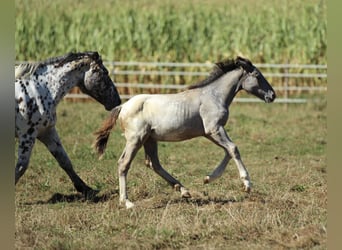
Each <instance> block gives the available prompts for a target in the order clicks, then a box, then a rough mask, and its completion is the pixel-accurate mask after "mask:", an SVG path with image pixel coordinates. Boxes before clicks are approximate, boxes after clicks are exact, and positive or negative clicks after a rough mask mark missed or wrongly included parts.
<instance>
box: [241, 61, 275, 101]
mask: <svg viewBox="0 0 342 250" xmlns="http://www.w3.org/2000/svg"><path fill="white" fill-rule="evenodd" d="M235 64H236V65H237V66H240V67H241V68H242V69H243V70H244V71H245V75H244V76H243V77H242V78H241V81H240V86H239V87H240V88H242V89H244V90H246V91H247V92H248V93H251V94H253V95H255V96H257V97H259V98H260V99H261V100H264V101H265V102H273V101H274V99H275V98H276V94H275V92H274V90H273V88H272V86H271V85H270V84H269V82H268V81H267V80H266V79H265V77H264V76H263V75H262V74H261V72H260V71H259V69H257V68H256V67H255V66H254V65H253V64H252V63H251V62H250V61H249V60H247V59H244V58H242V57H237V58H236V60H235Z"/></svg>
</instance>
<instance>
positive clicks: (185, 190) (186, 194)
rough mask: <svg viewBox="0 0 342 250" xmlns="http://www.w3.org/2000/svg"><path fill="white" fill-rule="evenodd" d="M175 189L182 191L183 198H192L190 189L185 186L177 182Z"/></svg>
mask: <svg viewBox="0 0 342 250" xmlns="http://www.w3.org/2000/svg"><path fill="white" fill-rule="evenodd" d="M174 189H175V190H176V191H180V192H181V196H182V198H191V194H190V193H189V191H188V190H187V189H186V188H185V187H182V186H181V185H179V184H176V185H174Z"/></svg>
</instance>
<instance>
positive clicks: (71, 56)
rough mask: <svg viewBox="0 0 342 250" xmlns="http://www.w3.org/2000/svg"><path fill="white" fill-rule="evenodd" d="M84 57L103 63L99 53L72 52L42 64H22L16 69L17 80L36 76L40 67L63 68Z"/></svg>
mask: <svg viewBox="0 0 342 250" xmlns="http://www.w3.org/2000/svg"><path fill="white" fill-rule="evenodd" d="M84 57H90V58H92V59H93V60H95V61H96V62H100V63H102V61H101V57H100V55H99V54H98V53H97V52H79V53H73V52H70V53H68V54H66V55H63V56H57V57H52V58H49V59H46V60H44V61H41V62H33V63H21V64H19V65H18V66H16V67H15V79H18V78H27V77H28V76H30V75H32V74H34V73H35V72H36V70H37V69H38V68H39V67H43V66H46V65H50V64H56V65H55V66H56V67H61V66H63V65H64V64H66V63H69V62H71V61H75V60H79V59H82V58H84Z"/></svg>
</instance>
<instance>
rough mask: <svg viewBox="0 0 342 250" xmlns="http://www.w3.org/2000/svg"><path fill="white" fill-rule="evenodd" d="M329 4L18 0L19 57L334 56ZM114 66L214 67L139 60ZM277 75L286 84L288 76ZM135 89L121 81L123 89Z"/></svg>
mask: <svg viewBox="0 0 342 250" xmlns="http://www.w3.org/2000/svg"><path fill="white" fill-rule="evenodd" d="M326 5H327V3H326V1H324V0H310V1H301V0H291V1H280V0H275V1H270V0H259V1H255V0H247V1H238V0H228V1H225V0H212V1H209V0H190V1H152V0H140V1H133V0H125V1H123V0H107V1H104V0H98V1H90V0H83V1H81V0H79V1H67V0H60V1H46V0H31V1H25V0H16V1H15V7H16V31H15V38H16V39H15V41H16V44H15V51H16V60H17V61H27V60H34V61H35V60H42V59H45V58H48V57H53V56H57V55H62V54H65V53H67V52H69V51H89V50H95V51H98V52H99V53H100V54H101V55H102V57H103V60H104V61H107V62H110V61H140V62H201V63H213V62H217V61H219V60H222V59H224V58H227V57H235V56H236V55H242V56H245V57H248V58H250V59H251V60H252V62H253V63H280V64H281V63H283V64H326V63H327V55H326V54H327V6H326ZM109 70H110V71H115V70H136V71H149V70H163V71H165V70H166V71H183V70H187V71H190V72H191V71H192V72H195V71H201V72H208V71H209V69H208V68H198V67H197V68H186V69H185V68H182V67H180V68H165V67H164V68H155V67H154V68H153V67H152V68H151V67H139V66H135V67H126V66H124V67H116V68H115V69H114V68H112V67H109ZM270 73H274V72H270ZM289 73H320V72H318V71H315V70H314V71H312V70H310V71H309V70H306V69H294V70H292V71H291V72H289ZM112 77H113V80H115V81H116V82H130V83H162V84H179V85H183V84H192V83H194V82H196V81H198V80H199V77H195V76H177V75H175V76H160V75H134V76H127V75H126V76H125V75H115V74H114V75H112ZM270 80H271V81H272V83H273V84H276V85H280V84H282V83H281V81H282V79H270ZM275 81H278V82H275ZM288 84H289V86H299V85H304V86H326V79H323V80H322V79H292V80H291V82H289V83H288ZM72 92H79V90H77V89H74V90H73V91H72ZM133 92H134V93H140V92H141V91H140V92H136V91H133ZM133 92H132V90H129V89H127V88H125V89H120V93H122V94H129V93H133ZM148 92H149V93H158V92H159V89H156V90H155V89H150V90H149V91H148ZM299 94H301V93H299Z"/></svg>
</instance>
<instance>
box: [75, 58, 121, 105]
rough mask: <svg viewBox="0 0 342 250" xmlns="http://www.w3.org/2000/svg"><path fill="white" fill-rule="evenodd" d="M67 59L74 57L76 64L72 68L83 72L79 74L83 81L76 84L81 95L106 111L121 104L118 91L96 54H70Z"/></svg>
mask: <svg viewBox="0 0 342 250" xmlns="http://www.w3.org/2000/svg"><path fill="white" fill-rule="evenodd" d="M69 57H75V61H77V62H75V65H74V66H75V67H77V68H78V69H79V70H80V71H84V72H81V73H82V74H83V79H82V81H80V82H79V83H78V87H79V88H80V89H81V90H82V92H83V93H85V94H87V95H90V96H91V97H93V98H94V99H95V100H96V101H98V102H99V103H101V104H102V105H104V107H105V108H106V109H107V110H111V109H113V108H114V107H116V106H118V105H120V104H121V99H120V96H119V94H118V91H117V90H116V88H115V86H114V83H113V81H112V80H111V78H110V77H109V75H108V70H107V69H106V67H105V66H104V65H103V63H102V60H101V57H100V55H99V54H98V53H97V52H85V53H76V54H73V53H70V54H69Z"/></svg>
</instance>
